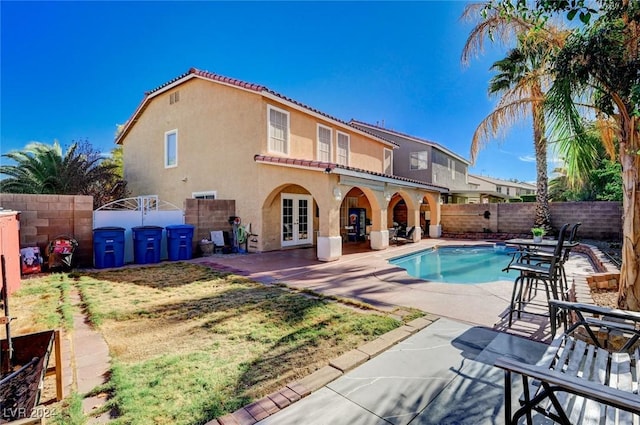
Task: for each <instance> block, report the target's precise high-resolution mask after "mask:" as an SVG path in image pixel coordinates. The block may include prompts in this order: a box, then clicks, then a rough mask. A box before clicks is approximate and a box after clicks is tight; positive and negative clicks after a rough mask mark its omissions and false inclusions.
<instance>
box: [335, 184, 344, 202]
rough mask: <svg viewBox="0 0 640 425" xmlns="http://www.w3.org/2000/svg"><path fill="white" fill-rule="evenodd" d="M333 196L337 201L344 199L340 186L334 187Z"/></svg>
mask: <svg viewBox="0 0 640 425" xmlns="http://www.w3.org/2000/svg"><path fill="white" fill-rule="evenodd" d="M333 197H334V198H335V200H336V201H339V200H341V199H342V192H341V191H340V188H339V187H334V188H333Z"/></svg>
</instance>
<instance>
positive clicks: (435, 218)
mask: <svg viewBox="0 0 640 425" xmlns="http://www.w3.org/2000/svg"><path fill="white" fill-rule="evenodd" d="M427 199H428V202H429V211H430V212H431V224H429V237H430V238H439V237H441V236H442V225H441V224H440V218H441V213H440V206H441V204H440V197H439V196H438V195H435V196H434V195H433V194H429V195H427Z"/></svg>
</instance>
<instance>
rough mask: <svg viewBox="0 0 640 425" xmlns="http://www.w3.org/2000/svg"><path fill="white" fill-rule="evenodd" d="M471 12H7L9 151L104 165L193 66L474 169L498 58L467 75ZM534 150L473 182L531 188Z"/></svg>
mask: <svg viewBox="0 0 640 425" xmlns="http://www.w3.org/2000/svg"><path fill="white" fill-rule="evenodd" d="M464 6H465V2H462V1H422V2H406V3H405V2H364V1H363V2H243V1H241V2H204V1H193V2H168V1H140V2H123V1H107V2H94V1H88V2H77V1H70V2H31V1H20V2H10V1H5V0H3V1H0V18H1V34H0V41H1V45H0V47H1V50H0V84H1V86H0V90H1V91H0V113H1V122H0V136H1V138H0V150H1V152H2V153H6V152H8V151H10V150H13V149H21V148H23V147H24V146H25V145H26V144H27V143H29V142H31V141H40V142H45V143H52V142H53V140H54V139H57V140H59V141H60V143H61V144H62V145H63V146H65V145H69V144H70V143H71V141H73V140H84V139H88V140H89V141H90V142H91V143H92V144H93V145H94V146H95V147H97V148H98V149H100V150H102V151H104V152H108V151H109V150H110V149H112V148H113V147H114V146H115V145H114V144H113V136H114V132H115V129H116V125H117V124H121V123H124V122H125V121H126V120H127V119H128V118H129V116H130V115H131V114H132V113H133V111H134V110H135V108H136V107H137V105H138V104H139V103H140V101H141V100H142V98H143V95H144V92H145V91H148V90H152V89H153V88H155V87H157V86H159V85H161V84H162V83H164V82H166V81H169V80H171V79H173V78H174V77H177V76H178V75H181V74H183V73H184V72H186V71H187V70H188V69H189V68H191V67H196V68H199V69H202V70H207V71H210V72H215V73H218V74H221V75H225V76H229V77H233V78H237V79H240V80H244V81H248V82H253V83H258V84H263V85H266V86H267V87H269V88H270V89H272V90H275V91H277V92H279V93H282V94H284V95H286V96H289V97H292V98H294V99H296V100H298V101H300V102H303V103H305V104H307V105H309V106H312V107H314V108H317V109H320V110H322V111H323V112H326V113H328V114H331V115H333V116H335V117H337V118H340V119H343V120H345V121H348V120H350V119H352V118H354V119H357V120H360V121H365V122H369V123H373V124H375V123H379V124H382V123H384V126H385V127H387V128H391V129H394V130H397V131H400V132H403V133H408V134H412V135H415V136H418V137H422V138H426V139H429V140H432V141H435V142H437V143H440V144H442V145H444V146H446V147H447V148H449V149H451V150H453V151H454V152H456V153H458V154H459V155H461V156H463V157H465V158H467V159H469V146H470V143H471V137H472V135H473V131H474V130H475V128H476V126H477V125H478V123H479V122H480V121H481V120H482V118H484V117H485V116H486V115H487V114H488V113H489V112H490V111H491V109H492V107H493V105H494V102H495V101H494V100H493V99H489V97H488V95H487V82H488V80H489V79H490V78H491V73H490V72H489V70H488V68H489V66H490V64H491V63H492V62H493V61H495V60H496V59H499V58H500V55H501V54H502V52H503V50H502V49H501V48H490V49H489V50H488V51H487V52H485V54H484V55H482V56H480V57H479V58H478V59H476V60H474V61H473V62H472V63H471V65H470V66H468V67H463V66H462V65H461V62H460V55H461V52H462V47H463V45H464V42H465V40H466V38H467V36H468V34H469V30H470V29H471V27H472V24H470V23H465V22H462V21H460V19H459V18H460V15H461V13H462V10H463V8H464ZM531 137H532V136H531V127H530V125H529V124H527V123H524V124H522V125H516V126H515V127H514V128H513V129H512V130H511V131H510V132H509V133H508V135H507V137H506V138H505V139H504V140H501V139H500V140H497V141H492V142H490V144H489V145H488V146H487V147H486V148H485V149H483V150H482V151H481V152H480V155H479V156H478V159H477V161H476V164H475V165H474V166H472V167H471V168H470V172H472V173H475V174H483V175H488V176H493V177H498V178H505V179H511V178H516V179H519V180H525V181H534V180H535V162H533V161H532V157H533V143H532V142H531ZM4 161H6V159H5V160H4ZM550 165H551V166H553V164H550Z"/></svg>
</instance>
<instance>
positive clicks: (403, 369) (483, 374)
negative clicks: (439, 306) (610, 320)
mask: <svg viewBox="0 0 640 425" xmlns="http://www.w3.org/2000/svg"><path fill="white" fill-rule="evenodd" d="M545 348H546V345H545V344H542V343H539V342H534V341H530V340H527V339H523V338H519V337H516V336H512V335H507V334H504V333H500V332H496V331H494V330H491V329H487V328H485V327H481V326H470V325H466V324H463V323H461V322H458V321H453V320H450V319H440V320H437V321H435V322H434V323H433V324H431V325H429V326H428V327H426V328H425V329H423V330H422V331H420V332H419V333H417V334H415V335H413V336H411V337H409V338H408V339H406V340H404V341H402V342H400V343H398V344H397V345H395V346H394V347H392V348H390V349H389V350H387V351H385V352H383V353H381V354H380V355H379V356H377V357H375V358H373V359H371V360H369V361H368V362H366V363H364V364H363V365H362V366H359V367H357V368H356V369H354V370H353V371H351V372H349V373H347V374H345V375H344V376H341V377H340V378H338V379H337V380H335V381H333V382H331V383H329V384H327V385H326V386H324V387H323V388H321V389H320V390H318V391H316V392H314V393H312V394H311V395H310V396H308V397H307V398H305V399H303V400H301V401H299V402H297V403H295V404H293V405H292V406H290V407H288V408H286V409H284V410H282V411H280V412H279V413H276V414H275V415H272V416H270V417H268V418H266V419H264V420H262V421H260V422H257V423H258V424H259V425H276V424H277V425H299V424H305V425H325V424H327V425H328V424H331V425H340V424H345V425H347V424H358V425H382V424H385V425H388V424H394V425H407V424H409V425H417V424H434V425H435V424H501V423H504V418H503V415H504V399H503V393H504V391H503V388H504V377H503V373H502V371H501V370H499V369H496V368H494V367H493V362H494V360H495V359H496V358H497V357H498V356H501V355H505V354H508V355H509V356H510V357H514V358H517V359H519V360H521V361H526V362H536V361H538V360H539V359H540V357H541V355H542V353H543V352H544V350H545ZM513 387H514V391H515V392H514V394H520V392H521V385H520V380H515V381H514V383H513ZM516 405H517V400H514V407H516ZM244 423H246V422H244Z"/></svg>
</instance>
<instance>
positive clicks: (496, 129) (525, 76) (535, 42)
mask: <svg viewBox="0 0 640 425" xmlns="http://www.w3.org/2000/svg"><path fill="white" fill-rule="evenodd" d="M473 13H481V14H482V16H483V20H482V21H481V22H480V23H479V24H477V25H476V27H475V28H473V30H472V31H471V34H470V36H469V38H468V39H467V42H466V44H465V46H464V49H463V53H462V62H463V63H468V61H469V58H470V57H471V55H472V54H474V53H477V52H478V51H480V50H482V47H483V41H484V39H485V38H490V39H492V40H494V39H495V37H496V35H498V36H499V39H500V40H501V41H502V42H505V43H506V42H509V41H513V40H516V41H517V47H515V48H512V49H511V50H510V51H509V52H508V54H507V56H506V57H505V58H504V59H502V60H499V61H496V62H495V63H494V64H493V65H492V67H491V69H492V70H494V71H496V72H497V74H496V75H495V76H494V77H493V78H492V79H491V81H490V83H489V90H488V91H489V94H490V95H499V96H501V97H500V100H499V101H498V104H497V105H496V107H495V109H494V110H493V111H492V112H491V113H490V114H489V115H488V116H487V117H486V118H485V119H484V120H482V122H481V123H480V124H479V125H478V127H477V128H476V131H475V132H474V134H473V138H472V140H471V161H472V162H474V161H475V159H476V156H477V154H478V152H479V151H480V149H481V148H482V147H484V145H485V144H486V143H487V142H488V141H489V140H491V139H492V138H495V137H496V136H498V135H499V134H501V133H504V132H505V131H506V130H507V129H508V128H509V127H510V126H511V125H513V124H514V123H515V122H517V121H519V120H521V119H524V118H526V117H528V116H530V117H531V118H532V122H533V143H534V150H535V156H536V181H537V192H536V216H535V221H534V225H535V226H536V227H543V228H545V229H546V230H550V228H551V213H550V211H549V201H548V193H547V192H548V178H547V139H546V137H545V133H546V125H545V115H544V101H545V90H546V89H547V87H548V86H549V85H550V80H549V73H548V65H549V61H550V59H551V57H552V52H553V51H555V50H556V49H558V48H559V47H560V46H562V45H563V43H564V39H565V37H566V32H564V31H561V30H559V29H558V28H556V27H554V26H552V25H551V24H548V23H546V24H543V22H542V21H538V22H533V23H532V22H530V21H528V20H526V19H524V18H520V17H519V16H517V15H508V14H505V13H499V11H498V9H497V8H491V7H487V6H486V5H478V4H474V5H470V6H468V7H467V8H466V9H465V12H464V14H463V17H467V18H468V17H470V16H472V14H473Z"/></svg>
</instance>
